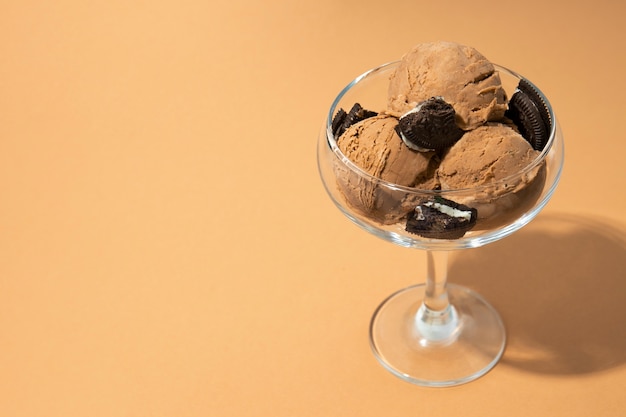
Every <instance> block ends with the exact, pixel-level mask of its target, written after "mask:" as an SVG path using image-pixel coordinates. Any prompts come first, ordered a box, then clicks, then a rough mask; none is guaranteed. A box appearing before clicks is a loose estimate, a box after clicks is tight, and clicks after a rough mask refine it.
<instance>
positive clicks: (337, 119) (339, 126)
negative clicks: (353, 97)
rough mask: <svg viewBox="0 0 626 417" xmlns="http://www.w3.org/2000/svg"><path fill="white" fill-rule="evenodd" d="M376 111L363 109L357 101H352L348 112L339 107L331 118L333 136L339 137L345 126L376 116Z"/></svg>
mask: <svg viewBox="0 0 626 417" xmlns="http://www.w3.org/2000/svg"><path fill="white" fill-rule="evenodd" d="M377 114H378V113H376V112H374V111H371V110H365V109H364V108H363V107H362V106H361V105H360V104H359V103H354V105H353V106H352V108H351V109H350V111H349V112H348V113H346V111H345V110H344V109H341V108H340V109H339V110H338V111H337V113H335V116H334V117H333V120H332V126H331V127H332V130H333V135H335V138H339V136H341V134H342V133H343V132H345V131H346V129H347V128H349V127H350V126H352V125H353V124H355V123H358V122H360V121H361V120H365V119H367V118H370V117H374V116H376V115H377Z"/></svg>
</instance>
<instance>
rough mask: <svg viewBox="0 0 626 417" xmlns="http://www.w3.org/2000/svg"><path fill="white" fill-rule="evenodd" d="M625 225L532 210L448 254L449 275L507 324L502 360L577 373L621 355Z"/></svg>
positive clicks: (625, 320) (624, 350)
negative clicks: (496, 235)
mask: <svg viewBox="0 0 626 417" xmlns="http://www.w3.org/2000/svg"><path fill="white" fill-rule="evenodd" d="M625 236H626V232H625V230H624V228H623V227H620V225H617V227H616V226H615V225H614V224H609V223H608V222H601V221H598V220H592V219H591V218H588V217H582V216H574V215H570V214H563V215H555V214H551V215H545V216H541V215H540V216H538V217H537V218H536V219H535V220H534V221H533V222H531V224H529V225H528V226H526V227H525V228H523V229H522V230H520V231H518V232H517V233H514V234H513V235H511V236H509V237H507V238H505V239H502V240H501V241H499V242H496V243H493V244H491V245H487V246H485V247H482V248H478V249H472V250H466V251H462V253H459V254H458V255H456V256H455V257H453V258H452V261H451V264H450V270H449V277H450V281H451V282H453V283H458V284H462V285H466V286H468V287H470V288H472V289H474V290H476V291H477V292H479V293H480V294H482V295H483V296H484V297H485V298H486V299H487V300H489V302H491V303H492V304H493V306H494V307H495V308H496V309H497V310H498V311H499V312H500V314H501V316H502V319H503V320H504V323H505V326H506V328H507V336H508V339H507V347H506V351H505V353H504V356H503V358H502V362H501V363H503V364H506V365H510V366H515V367H518V368H520V369H524V370H527V371H530V372H537V373H548V374H582V373H589V372H596V371H601V370H605V369H609V368H612V367H615V366H618V365H621V364H624V363H625V362H626V238H625Z"/></svg>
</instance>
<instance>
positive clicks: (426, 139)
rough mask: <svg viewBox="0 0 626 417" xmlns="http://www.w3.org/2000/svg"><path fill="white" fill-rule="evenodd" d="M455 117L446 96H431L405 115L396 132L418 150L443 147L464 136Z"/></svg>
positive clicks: (431, 149) (401, 118) (434, 149)
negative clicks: (445, 99)
mask: <svg viewBox="0 0 626 417" xmlns="http://www.w3.org/2000/svg"><path fill="white" fill-rule="evenodd" d="M455 116H456V112H455V111H454V108H453V107H452V106H451V105H450V104H448V103H446V102H445V101H444V100H443V98H441V97H432V98H430V99H428V100H426V101H423V102H421V103H419V104H418V105H417V106H415V108H414V109H412V110H410V111H408V112H407V113H405V114H404V115H402V117H400V121H399V122H398V126H397V127H396V132H398V136H400V137H401V138H402V141H403V142H404V143H405V144H406V145H407V146H408V147H409V148H411V149H414V150H416V151H438V150H442V149H445V148H448V147H450V146H452V145H454V144H455V143H456V142H457V141H458V140H459V139H461V136H463V130H462V129H461V128H459V127H458V126H457V125H456V122H455Z"/></svg>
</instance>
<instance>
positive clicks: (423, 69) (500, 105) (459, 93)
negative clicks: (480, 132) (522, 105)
mask: <svg viewBox="0 0 626 417" xmlns="http://www.w3.org/2000/svg"><path fill="white" fill-rule="evenodd" d="M437 96H439V97H443V99H444V100H445V101H446V102H448V103H450V104H451V105H452V107H454V110H455V111H456V114H457V124H458V126H459V127H460V128H461V129H463V130H471V129H474V128H476V127H478V126H480V125H482V124H483V123H485V122H487V121H496V120H500V119H501V118H502V116H503V115H504V112H505V110H506V93H505V91H504V89H503V88H502V83H501V81H500V76H499V74H498V72H497V71H496V70H495V67H494V66H493V64H492V63H491V62H489V61H488V60H487V58H485V57H484V56H483V55H482V54H481V53H480V52H478V51H477V50H476V49H474V48H472V47H469V46H465V45H460V44H457V43H453V42H432V43H422V44H419V45H417V46H415V47H414V48H413V49H412V50H411V51H409V52H408V53H407V54H406V55H405V56H404V57H402V60H401V61H400V64H399V65H398V67H397V68H396V70H395V72H394V73H393V74H392V75H391V78H390V80H389V89H388V108H389V109H390V110H391V111H394V112H398V113H399V114H404V113H406V112H407V111H409V110H411V109H412V108H413V107H415V105H416V104H417V103H420V102H422V101H424V100H428V99H429V98H430V97H437Z"/></svg>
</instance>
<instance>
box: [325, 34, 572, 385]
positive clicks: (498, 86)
mask: <svg viewBox="0 0 626 417" xmlns="http://www.w3.org/2000/svg"><path fill="white" fill-rule="evenodd" d="M563 152H564V148H563V139H562V134H561V132H560V128H559V125H558V122H557V120H556V118H555V115H554V111H553V110H552V107H551V105H550V103H549V102H548V100H547V98H546V97H545V95H544V94H543V93H542V92H541V91H540V90H539V89H538V88H537V87H536V86H535V85H534V84H532V83H531V82H530V81H528V80H527V79H525V78H524V77H522V76H521V75H519V74H517V73H515V72H513V71H511V70H509V69H507V68H505V67H502V66H499V65H496V64H493V63H491V62H489V61H487V60H486V58H485V57H484V56H482V55H481V54H480V53H478V52H477V51H476V50H475V49H473V48H470V47H467V46H463V45H459V44H456V43H450V42H433V43H428V44H419V45H417V46H416V47H415V48H413V49H412V50H411V51H409V52H408V53H407V54H406V55H405V56H404V57H403V58H402V59H401V60H400V61H396V62H391V63H387V64H384V65H381V66H379V67H377V68H374V69H372V70H370V71H367V72H365V73H364V74H362V75H360V76H358V77H357V78H356V79H354V80H353V81H352V82H350V83H349V84H348V85H347V86H346V87H345V88H344V89H343V90H342V91H341V92H340V93H339V95H338V96H337V97H336V99H335V100H334V101H333V103H332V105H331V107H330V110H329V112H328V115H327V117H326V119H325V121H324V125H323V128H322V130H321V132H320V136H319V141H318V167H319V172H320V176H321V179H322V182H323V184H324V186H325V188H326V190H327V192H328V195H329V196H330V198H331V200H332V201H333V202H334V203H335V205H336V206H337V207H338V208H339V209H340V210H341V212H342V213H343V214H344V215H345V216H346V217H347V218H348V219H350V220H351V221H352V222H353V223H355V224H356V225H358V226H360V227H361V228H362V229H364V230H366V231H368V232H370V233H371V234H373V235H375V236H378V237H380V238H382V239H384V240H387V241H389V242H391V243H394V244H396V245H399V246H403V247H409V248H415V249H420V250H424V251H426V259H427V264H426V271H425V276H424V277H423V279H421V280H420V281H423V283H420V284H417V285H413V286H411V287H408V288H404V289H400V290H399V291H397V292H396V293H394V294H391V295H390V296H389V297H388V298H387V299H385V300H384V301H383V302H382V303H381V304H380V305H379V306H378V308H377V309H376V310H375V312H374V315H373V317H372V319H371V323H370V344H371V347H372V350H373V352H374V355H375V356H376V358H377V359H378V361H379V362H380V363H381V364H382V365H383V366H384V367H385V368H386V369H387V370H389V371H390V372H392V373H393V374H394V375H396V376H398V377H400V378H402V379H404V380H406V381H408V382H411V383H414V384H418V385H423V386H433V387H437V386H453V385H458V384H463V383H466V382H469V381H472V380H474V379H476V378H478V377H480V376H482V375H484V374H485V373H487V372H488V371H489V370H490V369H491V368H493V366H494V365H495V364H496V363H497V362H498V360H499V359H500V357H501V356H502V354H503V352H504V347H505V341H506V335H505V329H504V325H503V322H502V320H501V318H500V316H499V315H498V313H497V311H496V310H495V309H494V308H493V307H492V306H491V305H490V304H489V303H488V302H487V301H486V300H485V299H483V298H482V297H481V296H480V295H479V294H477V293H476V292H474V291H472V290H471V289H469V288H465V287H462V286H459V285H454V284H452V283H448V277H447V263H448V254H449V253H450V251H454V250H459V249H466V248H476V247H480V246H482V245H485V244H488V243H490V242H494V241H496V240H498V239H501V238H503V237H505V236H507V235H509V234H511V233H513V232H515V231H516V230H518V229H520V228H521V227H523V226H524V225H526V224H527V223H528V222H530V221H531V220H532V219H533V218H534V217H535V216H536V215H537V214H538V213H539V211H540V210H541V209H542V208H543V207H544V206H545V205H546V204H547V202H548V200H549V199H550V197H551V196H552V194H553V192H554V190H555V188H556V186H557V183H558V180H559V177H560V175H561V170H562V166H563V155H564V154H563ZM390 273H393V271H390ZM476 273H479V271H476ZM502 279H506V277H502Z"/></svg>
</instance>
